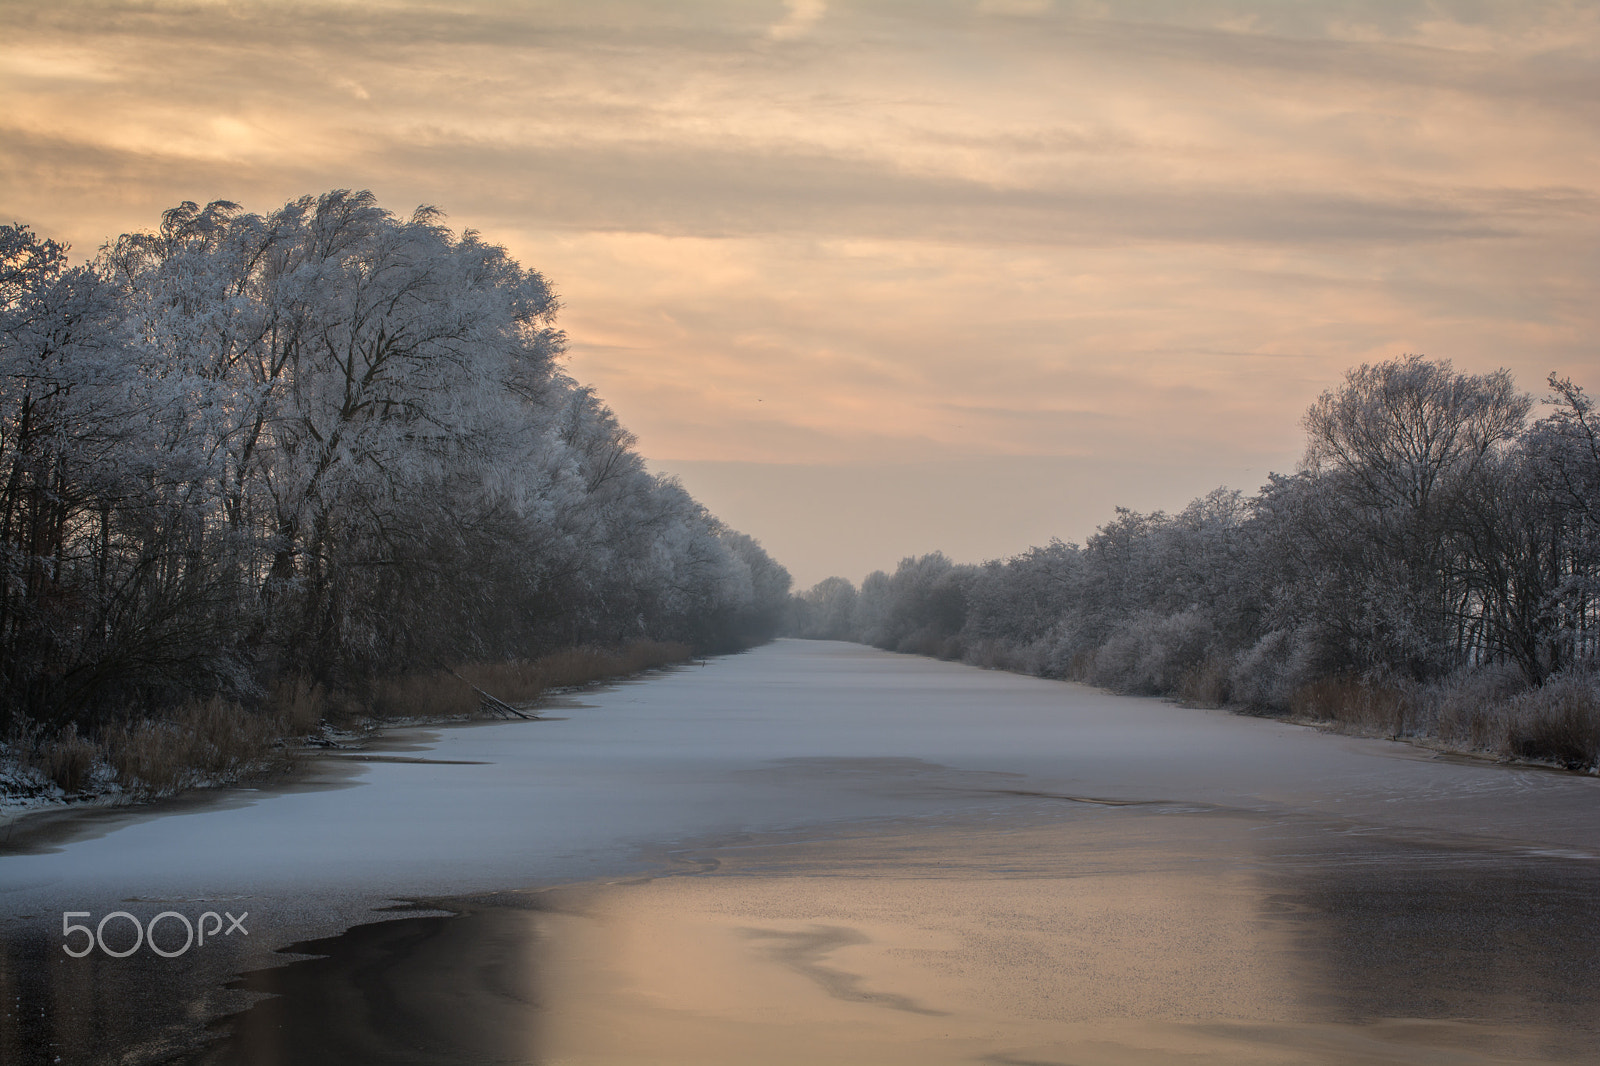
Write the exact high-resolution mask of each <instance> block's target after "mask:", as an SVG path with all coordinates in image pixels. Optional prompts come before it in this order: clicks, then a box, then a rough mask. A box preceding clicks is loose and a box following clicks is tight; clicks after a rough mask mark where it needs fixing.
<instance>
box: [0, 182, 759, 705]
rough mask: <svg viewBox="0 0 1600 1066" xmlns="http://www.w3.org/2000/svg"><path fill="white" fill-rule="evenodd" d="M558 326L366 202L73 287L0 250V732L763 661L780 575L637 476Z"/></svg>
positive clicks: (476, 243)
mask: <svg viewBox="0 0 1600 1066" xmlns="http://www.w3.org/2000/svg"><path fill="white" fill-rule="evenodd" d="M556 310H557V301H556V298H555V295H554V293H553V291H552V290H551V288H550V286H549V284H548V283H547V282H546V281H545V279H544V278H543V277H542V276H540V275H539V274H538V273H537V272H535V271H532V270H529V269H527V268H525V267H523V266H521V265H520V264H519V263H517V262H516V261H515V260H514V259H512V258H511V257H510V256H509V255H508V254H507V253H506V251H505V250H504V249H503V248H500V247H497V246H495V245H492V244H489V243H487V242H485V241H483V240H482V239H481V238H480V237H479V236H478V235H477V234H475V233H473V232H471V231H468V232H464V233H459V234H457V233H454V232H452V231H451V230H449V229H447V228H446V227H445V226H444V225H443V224H442V222H441V217H440V215H439V213H438V212H437V211H435V210H433V209H430V208H421V209H418V210H417V211H416V212H414V213H413V214H411V215H410V216H409V217H404V218H401V217H397V216H395V215H393V214H391V213H390V212H388V211H386V210H384V209H383V208H381V207H380V206H379V205H378V204H377V203H376V202H375V201H374V199H373V197H372V195H371V194H370V193H366V192H350V191H345V190H335V191H334V192H330V193H327V194H324V195H321V196H317V197H304V198H301V199H299V200H296V201H294V202H291V203H289V204H286V205H285V206H284V207H282V208H281V209H279V210H277V211H275V212H272V213H271V214H268V215H264V216H263V215H256V214H252V213H249V212H246V211H244V210H242V209H241V208H239V207H238V206H237V205H234V204H231V203H227V202H223V201H218V202H215V203H211V204H208V205H206V206H204V207H201V206H199V205H197V204H194V203H184V204H181V205H179V206H178V207H175V208H173V209H172V210H170V211H168V212H166V213H165V214H164V215H163V217H162V220H161V224H160V226H159V227H158V228H157V229H155V230H154V231H151V232H147V233H133V234H127V235H124V236H123V237H121V238H119V239H118V240H116V241H115V242H112V243H111V244H110V245H108V246H107V247H106V248H105V249H104V250H103V252H102V253H101V255H100V256H99V257H98V258H97V259H96V260H95V261H94V262H92V263H91V264H89V265H87V266H80V267H70V266H69V265H68V263H67V261H66V257H65V250H64V249H62V248H60V247H59V246H57V245H55V244H53V243H51V242H48V241H41V240H39V239H38V238H36V237H34V236H33V235H32V234H31V233H30V232H29V231H27V230H26V229H25V228H22V227H7V228H4V229H3V230H0V316H3V317H0V389H3V390H4V391H3V393H0V458H3V460H4V462H5V468H6V471H7V477H8V481H7V482H6V484H5V488H4V490H3V491H4V493H5V495H4V499H3V500H0V504H3V510H0V530H3V534H4V536H3V538H0V544H3V549H4V551H5V553H6V554H5V560H4V562H5V567H4V570H3V572H0V581H3V582H4V584H3V585H0V655H3V656H4V659H3V660H0V664H3V670H4V672H5V676H6V679H7V689H6V696H5V707H4V710H5V713H7V714H14V713H19V712H20V713H23V714H27V715H29V716H33V717H39V716H42V715H45V714H47V713H48V714H53V715H56V716H58V717H80V718H84V719H85V720H87V719H88V718H93V717H95V716H97V715H98V716H103V715H106V714H116V713H120V711H121V709H122V708H125V707H143V708H148V707H158V706H160V705H163V704H164V703H166V702H170V701H172V700H176V699H180V698H183V697H185V696H186V695H193V694H205V693H208V692H214V691H218V690H228V691H230V692H231V693H232V694H234V695H239V696H245V697H248V696H250V695H252V694H256V693H260V692H261V691H262V690H263V688H264V686H265V685H266V684H268V683H269V682H270V681H271V680H272V679H273V678H275V677H280V676H282V675H284V674H286V673H289V672H294V673H300V674H309V675H311V676H312V677H314V678H316V679H319V680H324V681H328V682H332V683H335V684H339V685H343V686H347V687H355V688H359V687H360V686H361V685H363V684H364V683H365V680H364V679H367V678H370V677H372V676H374V675H376V674H380V673H382V672H385V671H393V670H399V669H416V668H426V667H432V666H435V665H439V664H447V663H450V662H461V661H466V660H470V659H490V658H513V657H518V656H526V655H533V654H538V653H540V652H542V651H546V650H549V649H551V648H554V647H558V646H562V645H570V644H576V643H616V642H621V641H628V640H634V639H641V638H649V639H661V640H689V641H695V642H699V643H701V644H703V645H704V644H708V643H715V644H716V645H717V646H720V647H727V646H733V645H737V644H740V643H742V642H745V641H748V640H750V639H759V637H760V635H761V633H763V632H766V631H769V630H770V629H771V627H772V621H771V620H772V619H773V618H774V617H775V612H777V611H779V610H781V606H782V604H783V603H784V602H785V600H786V598H787V594H788V577H787V574H786V573H785V572H784V571H783V570H782V568H781V567H779V566H777V564H776V563H774V562H773V561H772V560H771V559H770V558H769V557H768V556H767V555H766V553H765V552H764V551H762V550H761V548H760V546H759V545H758V544H756V543H755V542H754V541H752V540H750V539H749V538H742V537H740V536H739V535H737V534H734V533H733V532H731V531H729V530H727V529H725V528H724V527H723V526H722V525H721V523H719V522H718V521H717V520H716V519H715V518H714V517H713V516H711V515H709V514H708V513H707V512H706V511H705V509H704V508H702V507H701V506H700V505H699V504H698V503H697V502H695V501H694V500H693V499H692V498H691V497H690V496H689V495H688V493H686V492H685V491H684V490H683V489H682V487H681V486H680V485H678V484H676V483H675V482H672V481H670V480H667V479H661V478H658V477H655V476H653V475H651V474H650V473H649V472H648V471H647V470H646V469H645V467H644V462H643V460H642V459H641V458H640V456H639V455H638V453H637V452H636V451H635V449H634V444H635V442H634V439H633V437H632V436H631V435H630V434H628V433H627V431H626V430H625V429H623V428H622V427H621V426H620V425H619V424H618V422H617V420H616V418H615V416H614V415H613V414H612V413H611V411H610V410H609V409H607V408H606V407H605V405H604V404H603V403H601V402H600V401H599V400H598V398H596V397H595V396H594V394H593V393H592V391H590V390H588V389H586V388H583V387H581V386H579V385H578V384H576V383H575V382H573V381H572V380H571V379H570V378H569V377H567V376H566V375H565V374H564V373H563V372H562V371H561V369H560V367H559V363H558V359H559V356H560V354H561V351H562V347H563V341H564V338H563V335H562V334H561V333H560V332H559V331H558V330H557V329H556V328H555V325H554V315H555V312H556ZM775 605H776V606H775Z"/></svg>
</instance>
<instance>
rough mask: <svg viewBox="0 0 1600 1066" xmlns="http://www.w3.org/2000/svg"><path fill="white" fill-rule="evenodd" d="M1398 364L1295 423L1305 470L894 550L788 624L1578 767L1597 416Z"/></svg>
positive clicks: (1598, 519) (1564, 402) (1594, 593)
mask: <svg viewBox="0 0 1600 1066" xmlns="http://www.w3.org/2000/svg"><path fill="white" fill-rule="evenodd" d="M1549 385H1550V388H1551V393H1552V394H1551V396H1550V398H1549V399H1548V400H1547V401H1546V405H1545V406H1544V407H1543V408H1542V409H1541V412H1540V413H1541V414H1542V417H1539V418H1537V419H1536V420H1533V411H1534V403H1533V399H1532V398H1531V397H1529V396H1527V395H1525V394H1523V393H1520V392H1518V391H1517V389H1516V387H1515V385H1514V383H1513V381H1512V379H1511V377H1510V375H1509V374H1508V373H1506V372H1505V371H1503V370H1501V371H1496V372H1494V373H1491V374H1485V375H1471V374H1463V373H1458V372H1456V371H1455V370H1454V369H1453V368H1452V367H1451V365H1450V363H1449V362H1448V361H1439V360H1428V359H1424V358H1421V357H1416V356H1408V357H1405V358H1403V359H1398V360H1395V361H1391V362H1385V363H1381V364H1379V365H1376V366H1362V367H1360V368H1358V369H1356V370H1352V371H1351V372H1350V373H1349V374H1347V375H1346V377H1345V380H1344V383H1343V384H1342V385H1341V386H1340V387H1339V388H1338V389H1336V390H1333V391H1330V392H1326V393H1324V394H1323V395H1322V397H1321V398H1320V399H1319V400H1318V401H1317V402H1316V403H1315V404H1313V405H1312V407H1311V408H1310V410H1309V411H1308V412H1307V414H1306V417H1305V420H1304V425H1305V428H1306V431H1307V435H1308V441H1307V447H1306V453H1305V460H1304V463H1303V465H1302V469H1301V470H1300V472H1299V473H1296V474H1294V475H1290V476H1280V475H1273V476H1272V477H1271V480H1270V481H1269V482H1268V484H1267V485H1266V486H1265V487H1264V488H1262V489H1261V490H1260V492H1258V493H1257V494H1256V495H1254V496H1245V495H1243V494H1241V493H1239V492H1232V491H1227V490H1224V489H1218V490H1216V491H1214V492H1212V493H1210V494H1209V495H1207V496H1204V497H1202V498H1200V499H1197V500H1195V501H1194V502H1193V503H1191V504H1190V505H1189V506H1188V507H1186V508H1184V510H1183V511H1181V512H1180V513H1178V514H1172V515H1169V514H1163V513H1161V512H1157V513H1154V514H1138V513H1136V512H1133V511H1129V510H1125V509H1119V510H1118V511H1117V513H1116V517H1115V518H1114V519H1113V520H1112V521H1111V522H1110V523H1108V524H1106V525H1104V526H1102V527H1101V528H1100V529H1099V531H1098V532H1097V533H1096V534H1095V535H1094V536H1093V537H1091V538H1089V541H1088V543H1086V544H1084V545H1082V546H1081V547H1080V546H1079V545H1076V544H1065V543H1062V542H1060V541H1052V542H1051V543H1050V544H1048V545H1046V546H1044V547H1038V548H1033V549H1031V550H1029V551H1027V552H1024V553H1022V554H1021V555H1018V556H1016V557H1014V558H1011V559H1007V560H1004V561H995V562H989V563H985V564H983V565H981V566H965V565H955V564H952V563H951V562H950V561H949V560H948V559H946V558H945V557H944V556H943V555H940V554H934V555H926V556H922V557H920V558H908V559H906V560H904V561H902V562H901V564H900V566H899V568H898V569H897V570H896V571H895V573H894V574H892V575H890V574H885V573H883V572H881V571H880V572H877V573H874V574H871V575H869V576H868V577H867V578H866V579H865V580H864V581H863V582H862V584H861V587H860V589H859V590H858V589H857V588H855V586H853V585H852V584H851V583H850V582H849V581H847V580H845V579H843V578H837V577H835V578H829V579H828V580H826V581H823V582H822V583H820V584H819V585H817V586H816V587H815V588H813V589H811V590H809V591H807V592H805V593H803V594H801V595H799V596H797V597H796V598H795V601H794V603H793V606H792V609H791V616H790V621H789V631H790V632H792V633H794V634H796V635H800V636H806V637H815V638H831V639H843V640H854V641H860V642H863V643H868V644H873V645H876V646H878V647H881V648H887V649H891V650H896V651H904V652H916V653H920V654H924V655H935V656H939V657H941V658H947V659H964V660H966V661H968V662H973V663H977V664H980V665H986V666H998V667H1004V668H1007V669H1014V670H1019V671H1024V672H1028V673H1034V674H1039V675H1043V676H1047V677H1061V678H1071V679H1077V680H1085V681H1090V682H1093V683H1096V684H1100V685H1104V686H1107V687H1110V688H1113V689H1116V690H1118V691H1123V692H1130V693H1144V694H1152V695H1155V694H1159V695H1173V696H1177V697H1180V698H1184V699H1187V700H1189V701H1192V702H1197V703H1203V704H1209V705H1223V704H1234V705H1242V706H1245V707H1248V708H1253V709H1258V710H1263V711H1297V712H1300V713H1302V714H1305V715H1309V716H1317V717H1325V718H1336V719H1343V720H1348V721H1352V722H1354V723H1355V724H1360V725H1365V726H1368V727H1373V728H1378V729H1381V730H1382V731H1385V732H1389V733H1396V734H1398V733H1414V732H1424V733H1435V734H1439V735H1443V736H1446V737H1447V738H1450V739H1453V740H1457V741H1460V742H1462V743H1464V744H1466V745H1468V746H1475V747H1481V748H1489V749H1494V748H1499V749H1501V750H1505V751H1508V752H1511V753H1514V754H1524V755H1530V756H1534V755H1536V756H1542V757H1547V758H1555V759H1558V760H1560V761H1563V762H1568V763H1570V764H1572V765H1589V766H1592V765H1594V763H1595V757H1596V751H1597V748H1600V697H1597V693H1596V684H1595V676H1596V675H1595V673H1594V669H1595V666H1596V654H1597V648H1600V417H1597V414H1596V412H1595V410H1594V405H1593V401H1592V400H1591V398H1590V397H1588V396H1587V395H1585V394H1584V392H1583V390H1582V389H1581V388H1579V387H1578V386H1577V385H1574V384H1573V383H1572V382H1571V381H1570V380H1566V379H1562V378H1558V377H1556V376H1555V375H1551V377H1550V381H1549Z"/></svg>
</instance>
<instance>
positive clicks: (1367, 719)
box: [1289, 678, 1415, 737]
mask: <svg viewBox="0 0 1600 1066" xmlns="http://www.w3.org/2000/svg"><path fill="white" fill-rule="evenodd" d="M1412 703H1413V701H1411V700H1409V699H1407V698H1406V694H1405V693H1404V692H1402V691H1401V690H1400V688H1399V687H1398V686H1395V685H1390V684H1383V683H1381V682H1372V681H1361V680H1357V679H1354V678H1323V679H1322V680H1320V681H1313V682H1311V683H1310V684H1308V685H1302V686H1301V687H1300V688H1299V689H1297V690H1296V691H1295V693H1294V695H1293V696H1291V697H1290V699H1289V710H1290V712H1291V713H1292V714H1294V715H1296V716H1297V717H1300V718H1310V719H1314V720H1318V721H1324V722H1333V723H1335V724H1337V725H1339V726H1341V727H1343V728H1346V729H1350V730H1354V731H1357V732H1365V733H1381V734H1383V735H1384V736H1389V737H1402V736H1406V735H1407V734H1408V733H1410V732H1411V731H1412V729H1411V725H1412V721H1413V719H1414V717H1415V714H1414V709H1413V706H1412Z"/></svg>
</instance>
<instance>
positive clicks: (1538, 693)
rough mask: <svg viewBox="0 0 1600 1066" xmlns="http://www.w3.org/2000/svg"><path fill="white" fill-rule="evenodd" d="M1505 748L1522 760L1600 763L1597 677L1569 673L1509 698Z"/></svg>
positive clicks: (1582, 766)
mask: <svg viewBox="0 0 1600 1066" xmlns="http://www.w3.org/2000/svg"><path fill="white" fill-rule="evenodd" d="M1506 749H1507V751H1508V752H1509V753H1510V754H1512V755H1516V756H1518V757H1520V758H1524V759H1539V760H1542V761H1547V762H1553V763H1557V764H1559V765H1561V766H1565V767H1566V768H1567V769H1569V770H1589V769H1593V768H1594V767H1595V765H1596V764H1597V763H1600V690H1597V686H1596V678H1595V677H1594V676H1593V675H1591V674H1587V673H1571V674H1567V675H1563V676H1558V677H1554V678H1551V679H1550V680H1549V681H1546V682H1545V683H1544V685H1542V686H1541V687H1539V688H1536V689H1533V690H1531V691H1529V692H1526V693H1524V694H1523V695H1521V696H1519V697H1517V698H1516V699H1514V700H1512V701H1511V723H1510V727H1509V729H1508V730H1507V735H1506Z"/></svg>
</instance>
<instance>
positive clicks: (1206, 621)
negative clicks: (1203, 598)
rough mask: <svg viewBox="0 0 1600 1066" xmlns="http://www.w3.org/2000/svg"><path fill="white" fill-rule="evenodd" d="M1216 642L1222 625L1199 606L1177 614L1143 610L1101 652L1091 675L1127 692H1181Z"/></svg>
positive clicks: (1124, 625)
mask: <svg viewBox="0 0 1600 1066" xmlns="http://www.w3.org/2000/svg"><path fill="white" fill-rule="evenodd" d="M1216 643H1217V631H1216V627H1215V626H1213V625H1212V624H1211V619H1210V618H1209V617H1208V616H1207V615H1206V613H1205V611H1204V610H1202V609H1201V608H1199V607H1190V608H1189V609H1188V610H1185V611H1180V612H1178V613H1177V614H1171V615H1162V614H1158V613H1157V612H1154V611H1141V612H1139V613H1138V614H1136V615H1134V616H1133V617H1131V618H1129V619H1128V620H1127V621H1126V622H1124V623H1123V624H1122V625H1120V626H1118V627H1117V629H1116V631H1115V632H1114V633H1112V635H1111V638H1110V639H1109V640H1107V641H1106V642H1105V643H1104V644H1102V645H1101V646H1100V648H1099V650H1098V651H1096V652H1095V654H1094V661H1093V665H1092V666H1091V667H1090V668H1089V677H1090V679H1091V680H1092V681H1094V682H1095V683H1096V684H1100V685H1105V686H1107V687H1108V688H1114V689H1117V690H1119V691H1123V692H1143V693H1146V694H1150V695H1156V694H1169V693H1175V692H1177V691H1178V688H1179V686H1180V685H1181V684H1182V682H1183V679H1184V677H1185V675H1187V674H1189V673H1190V671H1193V670H1197V669H1198V668H1199V667H1200V666H1201V665H1202V664H1203V663H1204V662H1205V661H1206V660H1207V658H1209V657H1210V655H1211V653H1212V649H1213V647H1214V646H1215V645H1216Z"/></svg>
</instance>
